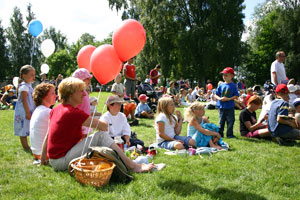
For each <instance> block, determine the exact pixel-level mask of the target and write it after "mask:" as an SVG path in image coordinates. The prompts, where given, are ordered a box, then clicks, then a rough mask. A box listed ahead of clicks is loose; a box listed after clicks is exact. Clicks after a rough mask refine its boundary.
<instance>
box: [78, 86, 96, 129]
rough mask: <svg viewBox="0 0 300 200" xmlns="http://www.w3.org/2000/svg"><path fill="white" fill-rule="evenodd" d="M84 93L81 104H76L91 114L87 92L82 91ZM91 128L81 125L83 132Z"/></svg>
mask: <svg viewBox="0 0 300 200" xmlns="http://www.w3.org/2000/svg"><path fill="white" fill-rule="evenodd" d="M84 93H85V96H84V97H83V102H82V104H80V105H78V106H77V108H78V109H80V110H82V111H83V112H85V113H86V114H88V115H91V106H90V98H89V94H88V93H87V91H84ZM92 130H93V129H90V130H89V127H86V126H82V132H83V134H88V133H89V132H90V131H92Z"/></svg>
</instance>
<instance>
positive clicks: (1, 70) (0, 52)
mask: <svg viewBox="0 0 300 200" xmlns="http://www.w3.org/2000/svg"><path fill="white" fill-rule="evenodd" d="M1 23H2V22H1V20H0V80H5V79H6V76H7V75H8V74H9V69H10V67H9V66H10V63H9V59H8V49H7V42H6V37H5V31H4V28H3V27H2V25H1Z"/></svg>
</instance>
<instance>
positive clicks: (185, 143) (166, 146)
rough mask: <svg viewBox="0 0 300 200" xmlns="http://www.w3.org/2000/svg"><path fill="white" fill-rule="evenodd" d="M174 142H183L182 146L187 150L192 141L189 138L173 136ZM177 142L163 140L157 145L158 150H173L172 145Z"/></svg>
mask: <svg viewBox="0 0 300 200" xmlns="http://www.w3.org/2000/svg"><path fill="white" fill-rule="evenodd" d="M174 139H175V140H180V141H183V146H184V147H185V148H186V149H188V148H189V141H190V140H191V139H192V137H191V136H180V135H175V136H174ZM176 142H177V141H168V140H165V141H163V142H161V143H159V144H158V146H159V147H160V148H164V149H170V150H174V145H175V143H176Z"/></svg>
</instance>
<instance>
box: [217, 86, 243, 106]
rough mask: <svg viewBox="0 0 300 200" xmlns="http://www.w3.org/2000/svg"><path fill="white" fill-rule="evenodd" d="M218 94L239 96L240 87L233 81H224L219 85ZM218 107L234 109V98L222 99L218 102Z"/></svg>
mask: <svg viewBox="0 0 300 200" xmlns="http://www.w3.org/2000/svg"><path fill="white" fill-rule="evenodd" d="M216 95H218V96H219V97H228V98H231V97H233V96H237V97H238V96H239V92H238V89H237V87H236V84H234V83H233V82H231V83H222V84H221V85H219V86H218V88H217V91H216ZM217 107H218V108H219V109H234V100H230V101H220V100H218V102H217Z"/></svg>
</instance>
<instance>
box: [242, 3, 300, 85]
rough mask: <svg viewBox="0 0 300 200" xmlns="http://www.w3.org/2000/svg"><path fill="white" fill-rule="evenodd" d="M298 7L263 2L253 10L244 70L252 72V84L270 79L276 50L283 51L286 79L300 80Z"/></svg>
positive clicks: (297, 4)
mask: <svg viewBox="0 0 300 200" xmlns="http://www.w3.org/2000/svg"><path fill="white" fill-rule="evenodd" d="M299 17H300V5H299V2H298V1H296V0H288V1H281V0H280V1H279V0H273V1H269V2H266V3H265V4H262V5H260V6H259V7H257V8H256V13H255V15H254V20H255V21H254V22H255V23H254V26H253V27H251V28H252V30H251V32H250V33H251V34H250V39H249V45H250V47H251V48H250V52H249V54H248V62H246V67H247V69H248V70H249V71H250V72H253V73H254V76H255V77H254V78H255V80H254V81H255V83H260V84H262V83H264V82H265V81H266V80H267V79H270V78H271V77H270V66H271V63H272V62H273V61H274V60H275V54H276V52H277V51H279V50H283V51H285V53H286V54H287V59H286V62H285V68H286V72H287V76H288V77H289V78H292V77H294V78H297V79H298V80H299V79H300V69H299V59H300V38H299V37H300V32H299V30H300V23H299Z"/></svg>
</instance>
